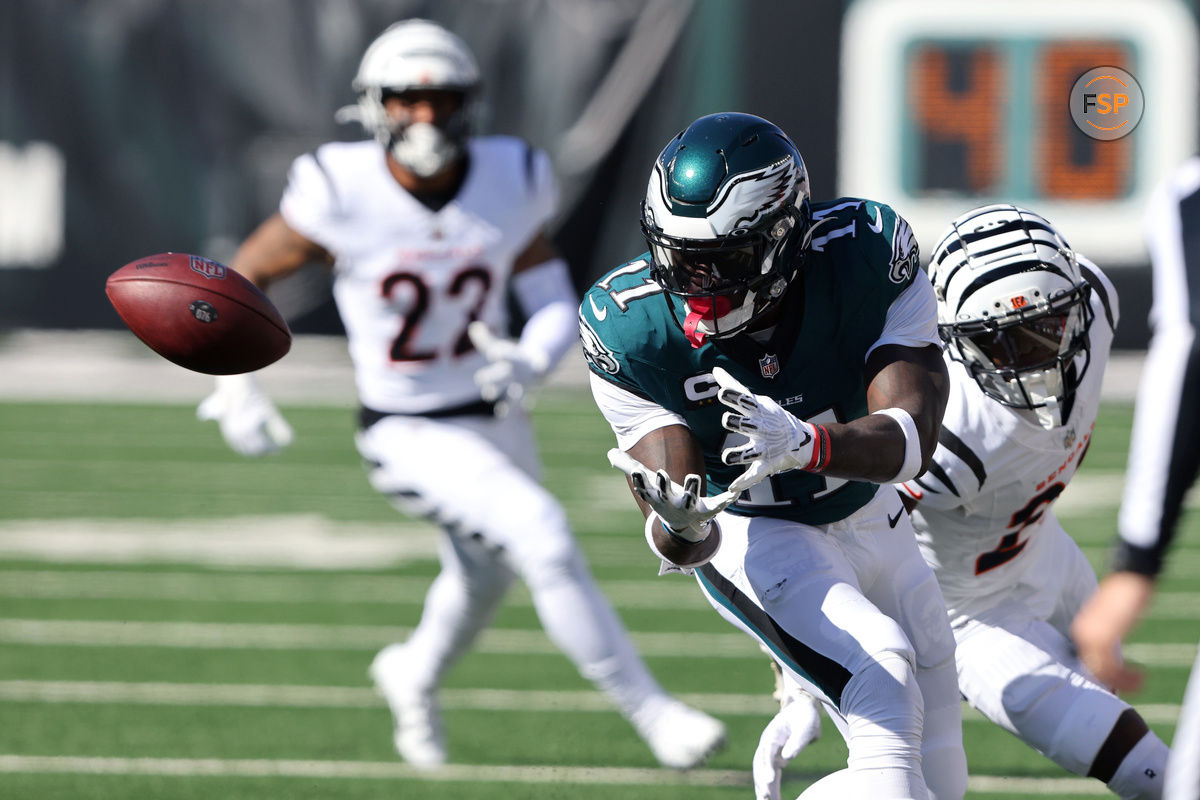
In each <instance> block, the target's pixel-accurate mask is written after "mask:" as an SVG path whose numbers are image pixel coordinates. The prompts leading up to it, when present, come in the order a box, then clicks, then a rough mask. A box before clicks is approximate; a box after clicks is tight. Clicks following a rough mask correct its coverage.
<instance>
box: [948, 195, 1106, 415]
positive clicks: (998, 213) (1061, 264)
mask: <svg viewBox="0 0 1200 800" xmlns="http://www.w3.org/2000/svg"><path fill="white" fill-rule="evenodd" d="M929 278H930V280H931V281H932V282H933V288H934V291H935V292H936V293H937V299H938V330H939V331H940V332H941V334H942V338H943V339H945V340H946V342H947V344H948V348H949V352H950V356H951V357H952V358H954V359H955V360H956V361H961V362H962V363H963V365H964V366H966V368H967V371H968V372H970V374H971V376H972V377H973V378H974V379H975V381H976V382H977V383H978V384H979V387H980V388H981V389H982V390H983V391H984V392H985V393H986V394H987V395H989V396H991V397H993V398H994V399H996V400H998V401H999V402H1001V403H1003V404H1005V405H1007V406H1012V407H1014V408H1028V409H1035V410H1036V412H1037V417H1038V421H1039V422H1040V423H1041V424H1042V425H1043V426H1045V427H1047V428H1050V427H1054V426H1057V425H1061V424H1062V423H1063V421H1064V420H1065V419H1066V418H1067V417H1068V416H1069V415H1070V405H1071V401H1072V398H1073V395H1074V393H1075V389H1076V388H1077V387H1078V386H1079V382H1080V380H1082V378H1083V375H1084V373H1085V372H1086V371H1087V368H1088V364H1089V363H1090V360H1091V355H1090V352H1089V349H1088V335H1087V333H1088V328H1089V327H1090V325H1091V322H1092V318H1093V314H1092V311H1091V305H1090V303H1089V302H1088V298H1089V293H1090V287H1089V286H1088V283H1087V281H1086V280H1085V279H1084V278H1083V276H1082V274H1081V272H1080V269H1079V264H1078V263H1077V261H1076V258H1075V253H1074V252H1073V251H1072V250H1071V248H1070V246H1069V245H1068V244H1067V243H1066V241H1065V240H1064V239H1063V237H1062V236H1061V235H1060V234H1059V233H1058V231H1056V230H1055V229H1054V227H1053V226H1052V225H1051V224H1050V223H1049V222H1047V221H1046V219H1045V218H1043V217H1041V216H1039V215H1038V214H1035V213H1033V212H1031V211H1027V210H1025V209H1023V208H1018V207H1016V206H1014V205H1011V204H1007V203H1005V204H998V205H989V206H982V207H980V208H975V209H972V210H971V211H968V212H967V213H965V214H963V215H962V216H960V217H959V218H958V219H956V220H954V222H952V223H950V227H949V228H948V229H947V230H946V232H945V233H944V234H943V235H942V238H941V240H940V241H939V242H938V244H937V246H936V247H935V248H934V250H933V256H932V259H931V261H930V265H929Z"/></svg>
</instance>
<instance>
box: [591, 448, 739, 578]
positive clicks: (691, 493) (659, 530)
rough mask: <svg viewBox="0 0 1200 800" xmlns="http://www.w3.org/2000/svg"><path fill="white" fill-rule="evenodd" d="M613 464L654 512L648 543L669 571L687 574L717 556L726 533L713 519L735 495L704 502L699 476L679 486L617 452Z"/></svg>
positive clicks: (611, 454) (648, 527)
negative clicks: (721, 539) (723, 532)
mask: <svg viewBox="0 0 1200 800" xmlns="http://www.w3.org/2000/svg"><path fill="white" fill-rule="evenodd" d="M608 462H609V463H610V464H612V465H613V466H614V467H616V468H617V469H619V470H621V471H622V472H624V473H625V474H626V475H628V476H629V482H630V484H631V485H632V486H633V491H634V493H635V494H637V496H638V497H639V498H641V500H642V502H644V503H646V504H647V505H648V506H650V508H651V510H652V511H653V512H654V513H653V514H651V515H650V516H649V517H648V518H647V519H646V543H647V544H648V545H650V549H651V550H652V551H654V554H655V555H657V556H658V557H659V558H660V559H662V561H663V562H664V566H665V567H666V571H677V570H678V571H687V570H690V569H692V568H694V567H698V566H701V565H702V564H704V563H706V562H707V561H708V560H709V559H710V558H712V557H713V555H714V554H715V553H716V551H717V548H718V547H719V546H720V536H721V533H720V529H719V528H718V527H717V526H716V525H715V524H714V523H713V522H712V519H713V517H715V516H716V515H717V514H719V513H721V512H722V511H723V510H725V508H726V507H728V506H729V505H730V504H731V503H733V501H734V500H736V499H737V493H736V492H722V493H721V494H719V495H716V496H714V497H701V496H700V484H701V479H700V476H699V475H696V474H691V475H688V476H687V477H686V478H684V479H683V485H682V486H680V485H679V484H678V483H675V481H673V480H671V478H670V476H669V475H667V473H666V471H664V470H661V469H660V470H658V471H657V472H654V473H651V472H650V470H649V468H647V467H646V465H645V464H643V463H641V462H640V461H638V460H637V459H636V458H634V457H633V456H631V455H629V454H628V453H626V452H625V451H623V450H618V449H616V448H613V449H612V450H609V451H608ZM701 545H703V546H701ZM672 568H676V569H672ZM659 574H662V572H661V571H660V573H659Z"/></svg>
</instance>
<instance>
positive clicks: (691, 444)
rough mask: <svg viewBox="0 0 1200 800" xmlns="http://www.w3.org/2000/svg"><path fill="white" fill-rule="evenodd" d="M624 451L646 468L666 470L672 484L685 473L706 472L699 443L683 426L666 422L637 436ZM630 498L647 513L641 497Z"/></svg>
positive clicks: (680, 480) (702, 473)
mask: <svg viewBox="0 0 1200 800" xmlns="http://www.w3.org/2000/svg"><path fill="white" fill-rule="evenodd" d="M628 452H629V455H631V456H633V457H634V458H636V459H637V460H638V461H640V462H642V463H643V464H645V465H646V468H647V469H649V470H654V471H656V470H660V469H661V470H666V473H667V475H669V476H670V477H671V480H673V481H675V482H676V483H682V482H683V479H684V478H685V477H686V476H688V475H700V476H704V475H705V474H706V469H705V466H704V454H703V452H702V451H701V449H700V444H699V443H698V442H697V441H696V437H695V436H694V435H693V434H692V432H691V431H690V430H688V429H687V428H686V427H684V426H683V425H668V426H666V427H663V428H658V429H657V430H653V431H651V432H650V433H648V434H646V435H645V436H643V437H642V438H641V439H639V440H638V442H637V444H635V445H634V446H633V447H630V448H629V450H628ZM630 491H631V492H632V491H633V490H632V488H631V489H630ZM633 499H634V500H635V501H636V502H637V504H638V508H640V509H641V510H642V514H643V515H648V514H649V513H650V506H649V505H648V504H647V503H645V502H643V501H642V500H641V498H639V497H638V496H637V495H636V494H634V495H633Z"/></svg>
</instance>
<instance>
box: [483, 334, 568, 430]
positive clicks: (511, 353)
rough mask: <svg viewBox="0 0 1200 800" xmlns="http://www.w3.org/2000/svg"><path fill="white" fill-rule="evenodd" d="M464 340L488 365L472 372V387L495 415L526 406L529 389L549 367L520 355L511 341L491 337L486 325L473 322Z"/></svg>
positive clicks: (525, 354) (523, 353)
mask: <svg viewBox="0 0 1200 800" xmlns="http://www.w3.org/2000/svg"><path fill="white" fill-rule="evenodd" d="M467 336H468V337H470V339H471V344H473V345H475V349H476V350H478V351H479V352H480V353H482V354H483V357H484V358H486V359H487V360H488V363H487V364H485V365H484V366H482V367H480V368H479V369H478V370H476V372H475V385H476V386H478V387H479V393H480V395H482V397H483V399H484V400H487V401H488V402H494V403H495V404H496V414H497V415H498V416H501V417H502V416H504V415H506V414H507V413H508V412H509V411H511V410H512V408H513V407H515V406H518V405H527V404H528V400H529V388H530V387H531V385H532V384H534V383H535V382H536V381H538V380H539V379H540V378H541V377H542V376H543V375H544V374H545V372H546V369H547V367H548V366H549V365H548V364H546V363H545V362H544V360H543V361H539V360H537V359H536V358H535V357H534V356H531V355H529V354H528V353H526V352H525V351H523V350H522V349H521V347H520V345H518V344H517V343H516V342H515V341H513V340H512V339H504V338H502V337H499V336H497V335H496V334H494V333H492V331H491V329H490V328H488V326H487V325H485V324H484V323H482V322H480V321H479V320H475V321H474V322H472V323H471V324H470V325H468V326H467Z"/></svg>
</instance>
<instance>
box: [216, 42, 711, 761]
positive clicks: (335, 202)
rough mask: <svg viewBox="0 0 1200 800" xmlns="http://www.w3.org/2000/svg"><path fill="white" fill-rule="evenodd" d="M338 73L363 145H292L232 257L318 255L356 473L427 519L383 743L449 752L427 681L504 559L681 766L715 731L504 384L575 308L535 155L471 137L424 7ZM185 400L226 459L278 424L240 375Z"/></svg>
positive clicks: (462, 59)
mask: <svg viewBox="0 0 1200 800" xmlns="http://www.w3.org/2000/svg"><path fill="white" fill-rule="evenodd" d="M354 88H355V89H356V90H357V91H358V92H359V93H360V94H359V102H358V106H357V113H356V116H357V117H358V119H359V120H360V121H361V122H362V124H363V126H364V127H365V128H366V129H367V131H368V132H370V133H371V134H373V135H374V137H375V139H376V141H374V142H371V141H363V142H356V143H331V144H327V145H324V146H322V147H320V148H318V149H317V150H316V152H315V153H312V154H308V155H304V156H301V157H300V158H298V159H296V161H295V163H294V164H293V166H292V170H291V173H290V175H289V177H288V184H287V188H286V189H285V191H284V195H283V199H282V202H281V204H280V211H279V213H278V214H276V215H274V216H272V217H270V218H269V219H267V220H266V221H265V222H264V223H263V224H262V225H261V226H260V227H259V228H258V229H257V230H256V231H255V232H254V233H253V234H251V236H250V237H249V238H248V239H247V240H246V241H245V243H244V244H243V245H242V247H241V248H240V249H239V250H238V253H237V255H236V256H235V257H234V259H233V262H232V266H233V267H234V268H235V269H237V270H238V271H239V272H241V273H242V274H243V275H245V276H246V277H248V278H249V279H250V280H252V281H254V282H255V283H256V284H258V285H259V286H266V285H267V284H268V283H270V282H271V281H272V280H274V279H276V278H279V277H281V276H283V275H286V274H288V273H290V272H292V271H294V270H296V269H298V268H300V267H301V266H303V265H304V264H305V263H308V262H310V261H324V262H327V263H329V264H330V265H331V266H332V268H333V272H334V295H335V299H336V301H337V306H338V311H339V314H340V315H341V318H342V321H343V323H344V324H345V327H346V332H347V335H348V337H349V348H350V354H351V357H352V360H353V362H354V367H355V375H356V382H357V389H358V395H359V399H360V401H361V405H362V409H361V420H360V421H361V428H360V430H359V433H358V436H357V440H356V441H357V446H358V449H359V452H360V453H361V454H362V457H363V458H364V460H365V461H366V462H367V465H368V469H369V476H370V481H371V485H372V486H373V487H374V488H375V489H376V490H378V491H380V492H382V493H383V494H385V495H386V496H387V497H388V498H389V499H390V500H391V501H392V502H393V503H394V504H395V505H396V506H397V507H398V508H399V509H401V510H402V511H404V512H406V513H410V514H414V515H419V516H423V517H427V518H429V519H432V520H434V521H436V522H437V523H438V524H439V525H440V526H441V527H442V528H443V530H444V531H445V536H444V537H443V539H442V541H441V543H440V557H441V562H442V572H441V573H440V574H439V575H438V577H437V578H436V579H435V580H434V582H433V585H432V587H431V588H430V590H429V593H428V596H427V597H426V601H425V607H424V611H423V613H422V617H421V621H420V624H419V625H418V626H417V628H416V630H415V631H414V632H413V634H412V636H411V637H410V638H409V639H408V641H407V642H405V643H403V644H394V645H390V646H388V647H386V648H384V649H383V650H382V651H381V652H380V653H379V654H378V655H377V656H376V658H375V660H374V662H373V663H372V665H371V669H370V674H371V677H372V678H373V679H374V681H375V684H376V686H377V687H378V689H379V690H380V692H381V693H382V694H383V696H384V697H385V698H386V699H387V701H388V705H389V706H390V708H391V711H392V714H393V715H394V717H395V722H396V731H395V744H396V748H397V750H398V751H399V753H400V754H401V755H402V756H403V757H404V758H405V759H406V760H407V761H409V762H410V763H412V764H413V765H415V766H418V767H429V766H435V765H438V764H441V763H443V762H444V761H445V760H446V758H447V754H446V745H445V739H444V734H443V730H442V720H441V715H440V712H439V709H438V705H437V698H436V690H437V688H438V685H439V683H440V681H441V680H442V678H443V676H444V675H445V673H446V671H447V670H448V669H449V668H450V667H451V666H452V665H453V664H454V663H455V661H456V660H457V659H458V658H459V657H460V656H462V655H463V653H464V652H465V651H466V650H467V649H468V648H469V647H470V645H471V644H472V642H473V641H474V640H475V638H476V636H477V635H478V634H479V632H480V631H481V630H482V629H483V628H484V627H485V626H486V625H487V624H488V622H489V621H490V620H491V618H492V616H493V614H494V612H495V611H496V609H497V608H498V606H499V605H500V602H501V599H502V598H503V597H504V594H505V592H506V590H507V589H508V588H509V586H510V584H511V583H512V580H513V577H514V575H519V576H520V577H521V578H522V579H523V580H524V581H525V583H526V584H527V585H528V587H529V590H530V593H531V595H532V597H533V602H534V606H535V608H536V610H537V613H538V615H539V617H540V619H541V622H542V625H543V626H544V628H545V629H546V632H547V633H548V634H549V636H550V638H551V639H552V640H553V641H554V642H555V644H557V645H558V646H559V647H560V648H561V649H562V650H563V651H564V652H565V653H566V654H567V656H568V657H569V658H570V659H571V660H572V661H573V662H574V663H575V665H576V667H577V668H578V669H579V671H580V672H581V674H583V675H584V676H585V677H586V678H588V679H589V680H590V681H592V682H593V683H594V684H595V685H596V686H597V687H598V688H599V689H601V690H602V691H603V692H604V693H605V694H607V695H608V697H609V698H610V699H611V700H612V701H613V703H614V704H615V705H616V706H617V708H618V709H619V710H620V711H621V713H622V714H624V715H625V717H626V718H628V719H629V720H630V722H632V724H633V726H634V727H635V728H636V729H637V732H638V733H639V734H640V735H641V736H642V738H643V739H645V740H646V742H647V743H648V744H649V745H650V748H651V749H652V750H653V752H654V755H655V757H656V758H657V759H658V760H659V761H660V762H661V763H662V764H664V765H666V766H670V767H677V768H688V767H692V766H695V765H696V764H698V763H700V762H701V761H702V760H703V759H704V758H705V757H707V755H708V754H709V753H711V752H712V751H714V750H715V749H716V748H718V747H719V746H720V744H721V743H722V741H723V736H724V727H723V726H722V724H721V723H720V722H719V721H717V720H715V719H713V718H711V717H709V716H707V715H705V714H703V713H701V712H699V711H696V710H694V709H692V708H690V707H688V706H686V705H684V704H682V703H681V702H679V701H677V700H675V699H674V698H672V697H671V696H669V695H668V694H666V693H665V692H664V690H663V689H662V688H661V687H660V686H659V685H658V683H657V682H656V681H655V679H654V677H653V676H652V675H651V674H650V672H649V671H648V670H647V668H646V667H645V665H644V664H643V663H642V661H641V660H640V659H639V657H638V655H637V653H636V652H635V651H634V648H633V645H632V643H631V642H630V641H629V638H628V635H627V634H626V632H625V631H624V628H623V627H622V625H621V622H620V620H619V618H618V617H617V616H616V614H615V613H614V612H613V611H612V609H611V607H610V606H609V604H608V603H607V601H606V600H605V599H604V597H603V596H602V595H601V594H600V592H599V590H598V589H597V587H596V585H595V583H594V581H593V579H592V577H591V575H590V573H589V571H588V568H587V566H586V564H585V562H584V559H583V556H582V554H581V553H580V552H579V550H578V548H577V546H576V544H575V542H574V539H573V537H572V535H571V533H570V531H569V530H568V527H567V520H566V515H565V513H564V511H563V509H562V508H561V507H560V506H559V505H558V503H557V502H556V501H555V500H554V498H552V497H551V496H550V494H549V493H548V492H547V491H546V490H545V489H543V488H542V487H541V486H540V485H539V483H538V481H537V475H538V472H539V469H540V465H539V463H538V460H537V454H536V451H535V443H534V437H533V432H532V429H531V426H530V424H529V419H528V415H527V414H526V413H525V411H524V409H523V408H522V402H521V401H522V398H523V396H524V393H525V390H526V388H527V387H528V386H529V385H530V384H531V383H533V382H535V381H537V380H539V379H540V378H542V377H544V376H545V375H546V373H547V372H548V371H549V370H550V369H551V367H552V366H553V365H554V364H555V363H556V362H557V361H558V360H559V359H560V358H561V357H562V356H563V355H564V354H565V353H566V352H567V351H568V350H570V349H571V348H572V346H573V345H574V343H575V331H576V328H575V322H574V321H575V317H576V308H577V299H576V295H575V293H574V291H573V288H572V286H571V282H570V278H569V275H568V271H567V266H566V264H565V262H564V261H563V260H562V259H561V258H560V257H559V256H558V254H557V253H556V251H555V249H554V248H553V246H552V245H551V243H550V241H549V240H548V238H547V237H546V236H545V235H544V234H543V233H542V232H541V231H542V227H543V225H544V224H545V223H546V221H547V220H548V219H549V217H550V216H551V215H552V213H553V212H554V209H555V204H556V199H557V189H556V183H555V179H554V176H553V175H552V173H551V169H550V165H549V161H548V159H547V158H546V156H545V154H544V153H542V152H541V151H538V150H535V149H532V148H531V147H530V146H529V145H527V144H526V143H525V142H524V141H521V140H519V139H514V138H509V137H499V136H492V137H470V136H469V133H470V124H471V115H472V108H473V106H474V105H475V103H476V100H477V94H478V90H479V75H478V70H477V67H476V63H475V60H474V58H473V57H472V54H471V53H470V52H469V51H468V50H467V48H466V46H465V45H464V44H463V42H462V41H461V40H460V39H459V38H458V37H457V36H455V35H453V34H451V33H449V32H448V31H446V30H445V29H443V28H441V27H440V26H438V25H436V24H434V23H431V22H428V21H424V20H409V21H405V22H401V23H397V24H396V25H394V26H392V27H390V28H388V29H387V30H386V31H385V32H384V33H383V34H382V35H380V36H379V37H378V38H377V39H376V40H375V41H374V42H373V43H372V44H371V45H370V46H369V47H368V49H367V51H366V53H365V55H364V56H363V59H362V63H361V66H360V68H359V72H358V75H357V77H356V79H355V81H354ZM510 288H511V290H512V291H513V293H514V294H515V297H516V300H517V301H518V303H519V304H520V306H521V309H522V311H523V312H524V313H525V315H526V316H527V321H526V322H525V324H524V326H523V328H522V329H521V332H520V337H519V340H517V341H515V342H514V341H509V340H507V339H504V338H501V335H502V334H504V333H505V332H506V331H507V328H508V321H507V314H506V305H505V304H506V293H507V292H508V291H509V289H510ZM200 414H201V416H202V417H204V418H208V419H216V420H218V421H219V422H220V427H221V432H222V434H223V435H224V437H225V439H226V441H228V442H229V444H230V445H231V446H232V447H233V448H234V449H235V450H237V451H238V452H239V453H242V454H245V455H259V454H263V453H267V452H270V451H272V450H274V449H277V448H279V447H282V446H284V445H286V444H287V443H288V442H289V441H290V439H291V435H292V434H291V429H290V428H289V427H288V426H287V423H286V422H285V421H284V420H283V419H282V417H281V416H280V415H279V413H278V412H277V410H276V409H275V407H274V406H273V404H272V403H271V401H270V400H269V399H267V397H266V396H265V395H264V394H263V393H262V392H261V391H260V390H259V389H258V388H257V386H256V385H255V382H254V380H253V379H252V378H250V376H233V377H230V378H222V379H220V380H219V381H218V388H217V391H216V392H215V393H214V394H213V395H212V396H211V397H209V398H208V399H207V400H206V401H205V402H204V403H203V404H202V406H201V408H200Z"/></svg>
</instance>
